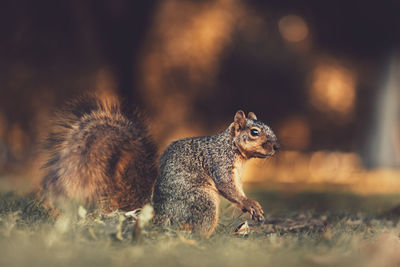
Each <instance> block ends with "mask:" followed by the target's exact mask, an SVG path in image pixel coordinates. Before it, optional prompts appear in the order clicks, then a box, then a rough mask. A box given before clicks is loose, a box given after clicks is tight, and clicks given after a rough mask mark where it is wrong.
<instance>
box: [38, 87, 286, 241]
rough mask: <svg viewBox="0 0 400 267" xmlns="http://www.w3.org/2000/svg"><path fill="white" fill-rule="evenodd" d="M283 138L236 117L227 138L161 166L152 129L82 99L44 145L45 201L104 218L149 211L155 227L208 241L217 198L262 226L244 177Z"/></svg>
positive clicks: (186, 147)
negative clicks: (80, 206) (75, 203)
mask: <svg viewBox="0 0 400 267" xmlns="http://www.w3.org/2000/svg"><path fill="white" fill-rule="evenodd" d="M278 149H279V143H278V140H277V137H276V136H275V134H274V133H273V131H272V130H271V129H270V128H269V127H268V126H267V125H266V124H265V123H263V122H261V121H259V120H257V117H256V115H255V114H254V113H253V112H250V113H248V116H247V117H246V115H245V113H244V112H243V111H242V110H239V111H237V112H236V114H235V116H234V120H233V122H232V123H231V124H230V125H229V127H228V128H227V129H226V130H224V131H223V132H221V133H219V134H216V135H213V136H205V137H194V138H184V139H180V140H178V141H175V142H173V143H172V144H170V145H169V146H168V147H167V148H166V150H165V151H164V152H163V153H162V155H161V157H160V160H159V166H157V148H156V145H155V143H154V141H153V140H152V138H151V136H150V134H149V131H148V127H147V122H146V120H145V119H144V116H143V115H141V114H140V113H139V112H137V111H134V112H131V111H128V109H126V108H124V107H123V105H122V104H121V102H120V101H119V100H118V99H117V98H112V99H100V98H99V97H98V96H96V95H90V96H85V97H81V98H79V99H78V100H75V101H72V102H70V103H68V104H67V105H66V107H65V108H64V109H62V110H61V111H60V112H58V113H57V114H56V119H55V121H54V127H53V129H52V131H51V132H50V134H49V136H48V138H47V141H46V142H45V147H44V150H45V151H46V152H47V154H48V160H47V162H46V163H45V164H44V166H43V167H44V169H45V170H46V174H45V176H44V178H43V180H42V183H41V195H42V196H43V198H44V200H45V203H48V206H50V207H53V203H55V200H58V199H62V200H67V199H78V200H79V201H81V202H83V203H85V204H88V205H97V206H99V207H100V209H101V211H102V212H104V213H108V212H111V211H113V210H116V209H118V210H126V211H129V210H134V209H137V208H141V207H143V206H144V205H145V204H147V203H151V204H152V205H153V207H154V211H155V217H154V222H155V223H156V224H161V225H169V226H173V227H177V228H179V229H183V230H188V231H190V232H192V233H194V234H200V235H203V236H209V235H211V234H212V232H213V231H214V229H215V227H216V225H217V223H218V216H219V214H218V211H219V196H220V195H221V196H223V197H225V198H226V199H227V200H229V201H230V202H232V203H233V204H235V205H236V206H237V207H239V208H240V209H241V210H242V211H243V212H249V213H250V214H251V215H252V218H253V219H254V220H258V221H262V220H263V218H264V217H263V215H264V212H263V210H262V208H261V205H260V204H259V203H258V202H257V201H255V200H252V199H249V198H247V197H246V195H245V193H244V192H243V189H242V181H241V171H242V170H243V168H244V165H245V163H246V162H247V161H248V160H249V159H251V158H266V157H270V156H273V155H274V154H275V153H276V151H277V150H278Z"/></svg>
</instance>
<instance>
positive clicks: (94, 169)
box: [41, 95, 158, 212]
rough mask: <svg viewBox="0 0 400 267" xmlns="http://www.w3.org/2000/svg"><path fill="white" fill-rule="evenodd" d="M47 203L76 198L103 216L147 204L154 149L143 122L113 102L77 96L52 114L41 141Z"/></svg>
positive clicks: (152, 174)
mask: <svg viewBox="0 0 400 267" xmlns="http://www.w3.org/2000/svg"><path fill="white" fill-rule="evenodd" d="M44 150H45V152H47V153H48V160H47V162H46V163H45V164H44V166H43V167H44V168H45V170H46V174H45V176H44V178H43V180H42V190H41V191H42V193H43V196H44V198H45V200H46V201H47V202H50V203H53V202H54V201H55V200H57V199H77V200H79V201H81V202H84V203H86V204H96V205H99V206H100V207H101V209H102V210H103V211H105V212H108V211H112V210H115V209H121V210H133V209H136V208H140V207H142V206H143V205H144V204H146V203H149V202H150V201H151V194H152V189H153V185H154V182H155V179H156V178H157V173H158V171H157V167H156V164H155V162H156V155H157V149H156V146H155V144H154V143H153V141H152V139H151V137H150V136H149V134H148V129H147V125H146V122H145V119H144V118H143V116H142V115H141V114H139V113H138V112H131V111H129V110H128V109H126V108H124V107H123V106H122V105H121V103H120V101H119V100H118V99H116V98H110V97H108V98H107V99H104V100H103V99H101V98H100V97H98V96H96V95H88V96H85V97H81V98H79V99H77V100H75V101H72V102H70V103H68V104H67V105H66V106H65V107H64V109H62V110H61V111H60V112H58V113H56V118H55V120H54V123H53V128H52V130H51V132H50V134H49V136H48V138H47V140H46V142H45V146H44Z"/></svg>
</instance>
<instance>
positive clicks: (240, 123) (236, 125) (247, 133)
mask: <svg viewBox="0 0 400 267" xmlns="http://www.w3.org/2000/svg"><path fill="white" fill-rule="evenodd" d="M231 129H232V135H233V141H234V143H235V145H236V147H237V148H238V149H239V151H240V153H241V154H242V155H243V156H245V157H246V158H266V157H269V156H272V155H274V154H275V152H276V151H277V150H278V149H279V142H278V139H277V138H276V136H275V134H274V132H272V130H271V129H270V128H269V127H268V126H267V125H266V124H265V123H263V122H261V121H259V120H257V116H256V114H254V113H253V112H249V114H248V115H247V118H246V115H245V114H244V112H243V111H242V110H238V111H237V112H236V114H235V118H234V120H233V123H232V125H231Z"/></svg>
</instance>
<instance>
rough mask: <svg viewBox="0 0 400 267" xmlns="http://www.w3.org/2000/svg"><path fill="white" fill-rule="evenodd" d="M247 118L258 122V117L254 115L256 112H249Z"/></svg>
mask: <svg viewBox="0 0 400 267" xmlns="http://www.w3.org/2000/svg"><path fill="white" fill-rule="evenodd" d="M247 118H249V119H252V120H254V121H256V120H257V116H256V114H254V112H249V114H248V115H247Z"/></svg>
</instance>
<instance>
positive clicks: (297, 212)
mask: <svg viewBox="0 0 400 267" xmlns="http://www.w3.org/2000/svg"><path fill="white" fill-rule="evenodd" d="M249 195H250V196H251V197H252V198H254V199H257V200H259V201H260V203H261V204H262V206H263V207H264V210H265V213H266V220H265V222H264V223H263V224H256V223H254V222H253V221H251V219H250V218H249V217H248V216H246V215H241V214H240V212H239V211H237V210H235V209H234V208H233V207H231V206H230V205H229V203H227V202H222V210H221V220H220V224H219V225H218V227H217V229H216V231H215V233H214V234H213V235H212V236H211V237H210V238H209V239H205V238H198V237H191V236H189V235H188V234H185V233H177V232H175V231H173V230H171V229H169V230H168V229H167V230H165V229H164V230H161V229H158V228H154V226H152V225H151V224H149V225H147V226H145V227H144V228H143V229H142V230H141V229H139V228H137V227H134V221H135V218H136V214H130V215H129V214H128V215H129V216H128V215H125V214H124V213H114V214H112V215H110V216H100V215H99V214H96V213H87V211H86V210H85V209H83V208H82V207H79V206H71V208H70V210H69V211H68V212H67V213H66V215H65V216H62V217H59V218H58V219H57V220H56V219H54V218H53V217H52V216H49V214H48V213H47V212H46V210H45V209H44V208H43V207H42V206H41V204H40V203H38V202H36V201H35V200H34V199H33V197H31V196H18V195H16V194H14V193H2V194H1V195H0V266H55V265H57V266H94V265H96V266H110V265H112V266H157V265H162V266H187V265H190V266H245V265H246V266H339V265H340V266H399V265H400V254H399V253H398V252H399V251H400V240H399V233H400V224H399V223H398V216H397V215H396V213H391V212H390V210H392V209H393V208H394V207H395V206H396V205H397V204H399V203H400V196H399V195H373V196H371V195H369V196H359V195H355V194H351V193H327V192H324V193H312V192H308V193H297V194H284V193H281V192H272V191H259V192H254V191H253V193H252V194H249ZM399 218H400V217H399ZM246 222H247V224H246ZM247 225H248V227H247ZM235 231H236V232H235Z"/></svg>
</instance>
